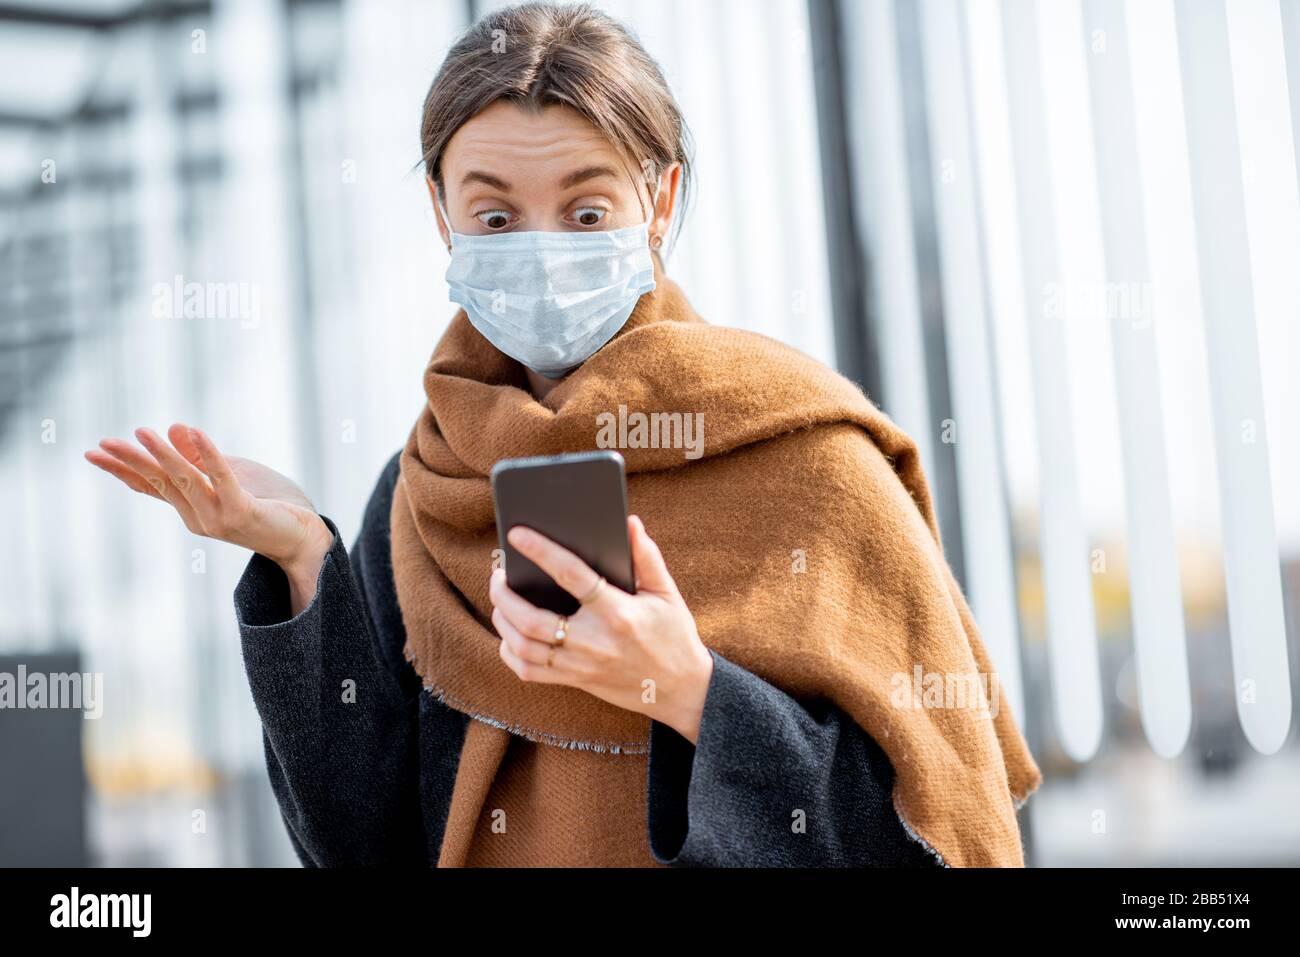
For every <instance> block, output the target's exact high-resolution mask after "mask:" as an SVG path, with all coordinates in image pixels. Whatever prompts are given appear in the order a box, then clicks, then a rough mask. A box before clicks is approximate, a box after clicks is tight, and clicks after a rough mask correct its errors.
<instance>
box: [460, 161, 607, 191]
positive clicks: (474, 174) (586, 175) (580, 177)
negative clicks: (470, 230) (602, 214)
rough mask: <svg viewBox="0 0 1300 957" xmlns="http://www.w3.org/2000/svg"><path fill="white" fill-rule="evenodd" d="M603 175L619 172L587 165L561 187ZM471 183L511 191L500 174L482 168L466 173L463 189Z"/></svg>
mask: <svg viewBox="0 0 1300 957" xmlns="http://www.w3.org/2000/svg"><path fill="white" fill-rule="evenodd" d="M602 176H611V177H617V176H618V173H617V172H615V171H614V170H613V169H612V168H611V167H609V166H586V167H584V168H582V169H580V170H575V171H574V172H572V173H570V174H569V175H568V176H566V177H564V179H562V180H560V189H571V188H573V187H574V186H577V185H578V184H579V183H585V182H587V181H588V180H592V179H599V178H600V177H602ZM470 183H482V184H483V185H484V186H488V187H491V188H492V189H499V190H501V192H503V193H508V192H510V184H509V183H507V182H506V181H505V180H503V179H501V178H500V177H498V176H493V175H492V174H491V173H485V172H483V171H482V170H477V169H472V170H470V171H469V172H468V173H466V174H465V176H464V178H463V179H462V180H461V181H460V185H461V189H464V188H465V187H466V186H468V185H469V184H470Z"/></svg>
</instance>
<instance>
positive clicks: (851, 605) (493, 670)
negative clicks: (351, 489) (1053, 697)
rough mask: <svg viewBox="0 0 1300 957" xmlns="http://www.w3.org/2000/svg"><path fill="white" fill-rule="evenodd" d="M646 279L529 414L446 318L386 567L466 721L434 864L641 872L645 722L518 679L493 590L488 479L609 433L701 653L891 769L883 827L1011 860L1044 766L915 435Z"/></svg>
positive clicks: (758, 339) (405, 467)
mask: <svg viewBox="0 0 1300 957" xmlns="http://www.w3.org/2000/svg"><path fill="white" fill-rule="evenodd" d="M655 278H656V281H657V284H658V285H657V288H656V289H655V290H654V291H653V292H650V293H647V294H646V295H644V296H643V297H642V298H641V300H640V302H638V304H637V307H636V309H635V311H634V312H633V313H632V316H631V318H630V319H629V320H628V322H627V324H626V325H625V326H624V327H623V328H622V329H621V330H620V331H619V333H618V334H617V335H616V336H615V337H614V338H613V339H612V340H611V341H610V342H609V343H608V344H607V345H605V346H604V347H603V348H602V349H601V350H600V351H598V352H597V353H596V354H595V355H594V356H592V357H591V358H590V359H589V360H587V362H585V363H584V364H583V365H582V366H581V367H579V369H578V370H577V371H575V372H574V373H572V374H571V375H570V376H568V377H567V378H566V379H564V380H563V381H562V382H561V383H560V384H559V385H558V386H556V387H555V388H554V389H553V390H552V391H551V392H550V393H549V394H548V395H547V396H546V397H545V398H544V399H542V400H540V401H539V400H537V399H535V398H534V397H533V396H532V395H531V394H530V393H529V392H528V389H527V381H526V378H525V375H524V371H523V369H522V367H521V366H520V365H519V364H518V363H517V362H515V361H514V360H512V359H510V358H509V357H507V356H505V355H503V354H502V353H500V352H498V351H497V350H496V349H495V348H493V347H492V346H491V345H490V344H489V343H488V342H487V341H486V340H485V339H483V338H482V337H481V336H480V335H479V334H478V332H477V331H475V329H474V328H473V326H472V325H471V324H470V323H469V320H468V318H467V317H466V315H465V313H464V311H459V312H457V314H456V316H455V317H454V318H453V320H452V322H451V325H450V327H449V328H448V329H447V331H446V333H445V334H444V335H443V337H442V338H441V340H440V341H439V343H438V345H437V347H436V348H435V350H434V353H433V357H432V359H431V360H430V362H429V365H428V367H427V369H426V371H425V377H424V386H425V392H426V394H427V396H428V402H427V404H426V405H425V407H424V409H423V411H422V412H421V414H420V417H419V420H418V421H417V422H416V425H415V428H414V429H413V430H412V432H411V435H410V439H409V440H408V442H407V444H406V447H405V449H404V450H403V452H402V456H401V477H400V480H399V481H398V483H397V488H396V492H395V495H394V499H393V510H392V542H393V571H394V577H395V580H396V585H397V594H398V599H399V603H400V605H401V609H402V616H403V620H404V622H405V625H406V633H407V645H406V656H407V658H408V659H409V660H410V662H411V663H412V665H413V666H414V668H415V669H416V670H417V671H418V672H419V674H420V675H421V676H422V678H423V681H424V683H425V686H426V687H427V688H428V689H429V690H430V691H431V692H432V693H434V694H435V695H436V696H437V697H438V698H439V699H440V700H442V701H443V702H445V703H446V704H447V705H449V706H451V707H453V708H456V709H458V710H460V711H463V712H466V713H468V714H470V715H472V716H473V717H474V718H476V719H478V720H477V721H471V722H470V730H469V733H468V734H467V737H466V741H465V745H464V748H463V750H462V754H461V760H460V767H459V771H458V773H457V779H456V785H455V789H454V792H453V798H452V808H451V813H450V815H449V818H448V822H447V833H446V837H445V839H444V843H443V854H442V858H441V859H440V861H439V864H440V865H444V866H445V865H448V864H466V863H469V864H473V863H494V864H517V865H529V864H548V863H587V864H636V863H651V860H650V857H649V853H648V850H647V848H646V836H645V835H646V817H645V813H646V812H645V794H644V789H645V783H644V782H645V764H644V761H645V756H646V753H647V751H648V747H649V731H650V724H649V719H648V718H646V717H644V716H643V715H640V714H637V713H635V712H632V711H626V710H623V709H621V708H617V707H615V706H613V705H610V704H608V703H606V702H604V701H602V700H601V699H599V698H596V697H594V696H592V695H589V694H587V693H585V692H583V691H580V690H578V689H575V688H570V687H565V686H560V685H553V684H543V683H537V682H523V681H520V680H519V678H518V677H517V676H516V675H515V674H514V672H512V671H511V670H510V669H509V668H508V667H507V666H506V665H505V663H504V662H502V660H501V659H500V657H498V653H497V642H498V641H499V640H500V639H499V638H498V636H497V634H496V631H495V629H494V628H493V626H492V624H491V621H490V615H491V611H492V607H491V603H490V602H489V600H488V576H489V574H490V572H491V570H492V567H493V564H492V563H493V560H494V557H495V556H496V551H495V550H496V549H497V547H498V541H497V532H496V528H495V523H494V517H493V508H492V494H491V489H490V487H489V482H488V472H489V470H490V469H491V468H492V465H493V464H494V463H495V462H497V461H498V460H499V459H503V458H510V457H516V456H529V455H551V454H556V453H560V452H572V451H580V450H586V449H594V448H598V447H601V446H600V445H598V443H599V442H601V440H602V439H601V437H602V436H605V437H607V436H609V435H610V434H613V431H614V430H612V429H611V428H610V427H609V423H610V422H611V421H614V420H618V421H620V422H624V423H626V424H627V425H626V431H624V428H623V427H620V428H619V429H618V430H617V431H618V433H619V434H621V435H623V436H625V439H624V444H623V445H622V446H620V448H619V451H620V452H621V453H622V455H623V456H624V458H625V460H626V464H627V474H628V502H629V507H630V509H631V511H632V512H634V513H636V514H638V515H640V516H641V517H642V519H643V520H644V522H645V526H646V530H647V531H648V532H649V534H650V536H651V537H652V538H654V539H655V540H656V542H658V544H659V547H660V549H661V550H662V552H663V555H664V558H665V561H666V563H667V566H668V569H669V571H670V572H671V573H672V575H673V577H674V578H675V579H676V581H677V584H678V586H679V587H680V589H681V591H682V595H683V597H684V598H685V600H686V603H687V605H688V606H689V608H690V609H691V611H692V613H693V614H694V616H695V619H696V623H697V625H698V628H699V633H700V637H701V639H702V640H703V641H704V643H705V644H706V645H707V646H709V647H710V648H712V649H713V650H715V651H716V652H718V653H719V654H721V655H722V656H723V657H725V658H728V659H730V660H731V661H733V662H735V663H737V664H739V665H741V666H742V667H744V668H747V669H749V670H750V671H752V672H754V673H755V674H757V675H759V676H761V677H762V678H764V679H766V680H767V681H769V682H771V683H772V684H774V685H776V686H777V687H779V688H781V689H783V690H784V691H786V692H787V693H789V694H792V695H794V696H795V697H797V698H799V699H801V700H813V699H816V698H823V699H826V700H829V701H830V702H832V703H834V704H835V705H837V706H838V707H839V708H840V709H842V710H843V711H845V712H847V714H848V715H849V716H851V717H852V718H853V719H854V720H855V721H856V722H857V723H858V725H859V726H860V727H862V728H863V729H865V730H866V731H867V732H868V733H869V734H870V735H871V736H872V737H873V738H874V740H875V741H876V742H877V743H879V744H880V746H881V747H882V748H883V749H884V750H885V752H886V753H887V754H888V756H889V759H890V761H891V763H892V764H893V767H894V769H895V771H896V784H895V788H894V795H893V797H894V806H895V809H896V810H897V812H898V814H899V816H900V818H901V819H902V820H903V822H904V823H905V825H906V826H907V827H908V828H909V829H910V831H911V832H912V833H913V834H914V835H915V836H918V837H920V838H921V839H922V840H923V841H924V842H925V843H926V844H928V846H929V847H930V848H931V849H932V850H933V851H934V852H935V853H937V854H939V855H940V856H941V857H942V859H943V861H944V863H946V864H949V865H953V866H963V865H975V866H1023V863H1024V861H1023V854H1022V850H1021V843H1020V834H1019V830H1018V827H1017V822H1016V818H1015V809H1016V808H1017V807H1019V805H1020V804H1022V803H1023V802H1024V801H1025V799H1026V798H1027V797H1028V796H1029V795H1030V794H1031V793H1032V792H1033V791H1034V790H1035V789H1036V788H1037V787H1038V785H1039V783H1040V781H1041V775H1040V773H1039V769H1038V767H1037V766H1036V765H1035V763H1034V759H1033V757H1032V756H1031V755H1030V753H1029V749H1028V747H1027V745H1026V743H1025V741H1024V739H1023V737H1022V736H1021V734H1020V732H1019V730H1018V729H1017V726H1016V722H1015V718H1014V717H1013V715H1012V714H1011V710H1010V707H1009V705H1008V702H1007V700H1006V696H1005V695H1003V694H1002V689H1001V687H1000V686H999V685H998V683H997V678H996V675H995V674H994V672H993V668H992V665H991V663H990V660H989V657H988V654H987V652H986V650H985V647H984V644H983V642H982V640H981V639H980V636H979V633H978V631H977V629H976V625H975V622H974V621H973V620H972V617H971V614H970V611H969V609H968V607H967V604H966V601H965V600H964V598H963V596H962V594H961V591H960V589H959V587H958V586H957V584H956V582H955V580H954V579H953V577H952V574H951V572H950V570H949V568H948V565H947V562H946V561H945V560H944V557H943V553H942V549H941V547H940V544H939V533H938V527H937V525H936V522H935V518H934V513H933V509H932V506H931V501H930V494H929V490H928V488H927V485H926V481H925V477H924V475H923V474H922V470H921V465H920V462H919V460H918V457H917V452H916V447H915V445H914V444H913V443H912V441H911V440H910V439H909V438H908V437H907V436H906V435H905V434H904V433H903V432H901V431H900V430H899V429H898V428H897V426H895V425H894V424H893V423H892V422H891V421H890V420H889V419H888V418H887V417H886V416H885V415H884V414H883V413H882V412H881V411H880V410H879V409H877V408H876V407H875V406H874V405H873V404H872V403H871V402H870V401H868V400H867V398H866V397H865V396H864V395H863V394H862V392H861V390H860V389H858V388H857V386H855V385H854V384H853V383H852V382H850V381H849V380H847V379H845V378H844V377H842V376H840V375H838V374H837V373H835V372H834V371H832V370H831V369H828V368H827V367H825V366H824V365H822V364H820V363H818V362H816V361H814V360H813V359H811V358H809V357H808V356H806V355H804V354H803V353H801V352H799V351H797V350H795V349H793V348H791V347H789V346H786V345H784V344H782V343H780V342H777V341H776V340H774V339H770V338H768V337H765V336H762V335H759V334H756V333H751V332H746V331H743V330H739V329H732V328H726V327H721V326H714V325H710V324H708V323H706V322H705V321H704V320H702V319H701V318H700V317H699V316H698V315H696V314H695V312H694V311H693V310H692V309H691V306H690V304H689V303H688V302H687V301H686V298H685V297H684V295H683V294H682V291H681V290H680V288H679V287H678V286H677V285H676V284H675V283H673V282H672V281H671V280H669V279H668V278H667V277H666V276H665V275H664V274H663V272H662V269H661V268H660V267H659V265H658V264H657V263H656V277H655ZM637 413H644V414H645V416H646V420H647V421H650V422H655V421H659V422H664V421H667V420H662V419H661V420H654V419H651V418H650V416H651V415H652V414H653V413H668V414H672V413H678V414H680V415H681V417H682V419H685V418H690V419H691V420H692V423H694V424H699V423H702V426H703V443H702V454H699V450H692V449H691V448H689V447H686V448H684V447H682V446H683V445H684V444H685V442H684V439H683V434H682V433H681V432H680V431H679V432H676V433H669V432H668V431H667V430H664V431H663V432H662V433H661V432H658V431H656V430H655V429H653V428H651V429H649V430H647V429H646V428H644V427H641V428H638V427H637V426H638V417H637V415H636V414H637ZM700 413H702V418H701V417H700V416H699V414H700ZM679 421H680V420H679ZM661 436H662V437H663V438H664V439H665V441H657V439H659V438H660V437H661ZM673 439H675V440H676V441H675V442H674V441H671V440H673ZM674 445H676V446H677V447H673V446H674ZM629 762H635V763H629ZM771 771H772V773H773V774H774V775H775V774H780V773H781V769H780V767H779V766H776V765H774V766H773V767H772V769H771ZM520 817H522V818H523V820H522V821H521V820H519V818H520ZM496 825H499V826H496ZM773 826H774V827H782V826H788V822H779V821H778V822H773ZM809 826H810V827H815V826H816V822H809ZM506 835H509V836H510V837H509V838H506V837H505V836H506Z"/></svg>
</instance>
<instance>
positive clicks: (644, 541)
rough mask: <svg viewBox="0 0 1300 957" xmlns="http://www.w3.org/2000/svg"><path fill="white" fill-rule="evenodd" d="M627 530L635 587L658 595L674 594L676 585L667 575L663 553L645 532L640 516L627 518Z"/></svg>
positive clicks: (671, 577)
mask: <svg viewBox="0 0 1300 957" xmlns="http://www.w3.org/2000/svg"><path fill="white" fill-rule="evenodd" d="M627 528H628V537H629V539H630V540H631V544H632V566H633V569H634V571H635V574H636V579H637V587H638V588H641V589H644V590H645V591H649V592H654V593H658V594H665V593H670V594H676V593H677V583H676V582H675V581H673V576H672V575H670V574H669V573H668V565H667V564H666V563H665V562H664V556H663V552H661V551H659V546H658V545H656V544H655V543H654V539H652V538H651V537H650V535H649V533H648V532H647V531H646V530H645V525H644V524H642V522H641V516H639V515H632V516H629V517H628V520H627Z"/></svg>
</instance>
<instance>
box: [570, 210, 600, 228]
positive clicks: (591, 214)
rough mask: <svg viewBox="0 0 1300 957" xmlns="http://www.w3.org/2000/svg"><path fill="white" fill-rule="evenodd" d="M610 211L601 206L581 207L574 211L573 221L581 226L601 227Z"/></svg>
mask: <svg viewBox="0 0 1300 957" xmlns="http://www.w3.org/2000/svg"><path fill="white" fill-rule="evenodd" d="M608 214H609V210H607V209H605V208H603V207H601V206H579V207H578V208H577V209H575V210H574V211H573V219H574V222H576V223H577V224H578V225H579V226H599V225H600V224H601V222H602V221H603V220H604V219H605V217H606V216H607V215H608Z"/></svg>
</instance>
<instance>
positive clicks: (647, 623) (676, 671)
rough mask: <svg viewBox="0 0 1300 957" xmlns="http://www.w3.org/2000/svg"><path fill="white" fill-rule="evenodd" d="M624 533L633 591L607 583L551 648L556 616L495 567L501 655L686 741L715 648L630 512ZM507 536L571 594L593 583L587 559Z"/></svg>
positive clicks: (521, 531) (518, 670)
mask: <svg viewBox="0 0 1300 957" xmlns="http://www.w3.org/2000/svg"><path fill="white" fill-rule="evenodd" d="M628 537H629V539H630V541H631V545H632V564H633V570H634V574H635V575H636V586H637V593H636V594H635V595H629V594H628V593H627V592H625V591H623V589H621V588H619V587H618V586H616V585H614V584H613V583H609V582H607V583H606V584H605V585H604V586H603V587H602V588H601V589H600V592H599V593H598V594H597V595H596V597H595V598H594V599H592V600H591V601H590V602H589V603H588V604H586V605H583V606H582V608H580V609H579V610H578V611H577V612H575V613H574V614H573V615H571V616H570V617H569V629H568V637H567V638H566V639H565V640H564V644H563V645H562V646H561V647H558V648H553V647H552V646H553V645H554V643H555V639H556V629H557V627H558V624H559V615H557V614H556V613H555V612H553V611H547V610H545V609H542V608H538V607H537V606H536V605H533V604H532V603H531V602H529V601H528V600H527V599H525V598H523V597H522V596H520V595H519V594H518V593H517V592H515V591H514V590H512V589H511V588H510V586H509V585H507V584H506V573H505V570H504V569H500V568H498V569H496V570H494V571H493V572H492V577H491V580H490V584H489V589H488V591H489V594H490V596H491V598H492V604H493V606H494V607H493V610H492V623H493V624H494V625H495V626H496V629H497V632H498V633H499V634H500V635H501V649H500V653H501V658H502V660H503V661H505V663H506V664H507V665H509V666H510V669H511V670H512V671H514V673H515V674H516V675H518V676H519V678H520V680H522V681H540V682H546V683H549V684H562V685H570V686H571V687H574V688H581V689H582V690H583V691H586V692H587V693H589V694H593V695H595V696H596V697H597V698H600V699H602V700H603V701H608V702H609V703H610V704H613V705H617V706H618V707H620V708H626V709H627V710H629V711H636V712H638V713H640V714H644V715H646V716H648V717H650V718H653V719H654V720H656V721H659V722H661V723H663V724H666V725H668V726H669V727H671V728H673V729H674V730H676V731H677V732H678V733H679V734H680V735H682V737H684V738H686V739H687V740H688V741H690V742H691V743H692V744H694V743H695V741H696V739H697V738H698V737H699V730H700V718H701V716H702V714H703V712H704V699H705V696H706V695H707V693H708V688H709V680H710V679H711V677H712V675H713V656H712V655H711V654H709V650H708V648H706V647H705V646H704V643H703V642H702V641H700V636H699V632H697V631H696V628H695V618H694V617H693V616H692V615H691V612H690V609H688V608H687V607H686V602H685V601H684V600H683V599H682V595H681V592H680V591H678V589H677V583H676V582H674V581H673V578H672V576H671V575H670V574H669V573H668V567H667V565H665V564H664V557H663V554H662V553H661V552H660V551H659V546H658V545H656V544H655V543H654V541H653V540H652V539H651V538H650V536H649V535H648V534H647V533H646V530H645V526H644V525H643V524H642V523H641V519H640V517H638V516H636V515H633V516H630V517H629V518H628ZM507 538H508V539H509V541H510V544H511V545H513V546H514V547H515V548H516V549H518V551H519V552H520V554H522V555H523V556H524V557H526V558H527V559H528V560H529V561H531V562H532V563H533V564H535V565H536V566H537V567H538V568H540V569H542V571H544V572H546V573H547V574H548V575H550V576H551V577H552V578H553V579H555V582H556V584H558V585H559V586H560V587H561V588H563V589H564V590H565V591H567V592H568V593H569V594H570V595H573V596H574V598H577V599H582V598H585V597H586V596H588V595H590V594H591V592H592V590H593V589H594V588H595V586H596V584H597V583H598V581H599V578H600V576H599V575H598V574H597V573H596V572H595V571H594V570H593V569H592V568H591V567H590V566H588V565H587V563H586V562H584V561H583V560H582V559H580V558H579V557H578V556H577V555H575V554H573V552H571V551H569V550H568V549H567V548H564V547H563V546H562V545H560V544H558V543H556V542H554V541H552V540H551V539H549V538H547V537H546V536H544V535H542V534H541V533H540V532H537V531H535V530H533V529H530V528H526V527H524V526H522V525H516V526H514V527H512V528H511V529H510V531H509V532H508V534H507ZM548 657H549V658H550V660H551V664H550V665H549V666H548V665H547V659H548Z"/></svg>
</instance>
